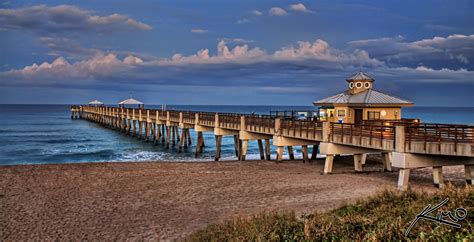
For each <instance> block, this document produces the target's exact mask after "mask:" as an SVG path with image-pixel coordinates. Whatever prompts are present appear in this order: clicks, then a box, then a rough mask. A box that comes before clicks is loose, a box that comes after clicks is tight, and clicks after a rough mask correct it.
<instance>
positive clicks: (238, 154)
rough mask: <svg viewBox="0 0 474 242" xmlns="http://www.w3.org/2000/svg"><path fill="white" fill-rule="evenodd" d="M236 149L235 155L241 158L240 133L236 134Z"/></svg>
mask: <svg viewBox="0 0 474 242" xmlns="http://www.w3.org/2000/svg"><path fill="white" fill-rule="evenodd" d="M234 149H235V156H237V159H238V160H240V139H239V135H234Z"/></svg>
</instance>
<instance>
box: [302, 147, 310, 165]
mask: <svg viewBox="0 0 474 242" xmlns="http://www.w3.org/2000/svg"><path fill="white" fill-rule="evenodd" d="M301 150H302V153H303V162H308V146H307V145H302V146H301Z"/></svg>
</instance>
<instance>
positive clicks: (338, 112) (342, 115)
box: [337, 109, 346, 117]
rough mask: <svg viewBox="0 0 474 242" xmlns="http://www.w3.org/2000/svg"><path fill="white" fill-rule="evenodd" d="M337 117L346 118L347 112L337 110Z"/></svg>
mask: <svg viewBox="0 0 474 242" xmlns="http://www.w3.org/2000/svg"><path fill="white" fill-rule="evenodd" d="M337 116H338V117H345V116H346V110H344V109H339V110H337Z"/></svg>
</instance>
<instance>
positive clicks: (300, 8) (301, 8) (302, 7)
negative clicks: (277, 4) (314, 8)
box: [290, 3, 310, 13]
mask: <svg viewBox="0 0 474 242" xmlns="http://www.w3.org/2000/svg"><path fill="white" fill-rule="evenodd" d="M290 9H291V10H293V11H295V12H303V13H308V12H310V10H308V9H307V8H306V6H305V5H304V4H302V3H297V4H291V5H290Z"/></svg>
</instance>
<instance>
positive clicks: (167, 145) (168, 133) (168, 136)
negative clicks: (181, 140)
mask: <svg viewBox="0 0 474 242" xmlns="http://www.w3.org/2000/svg"><path fill="white" fill-rule="evenodd" d="M170 142H171V127H170V126H166V148H169V147H170Z"/></svg>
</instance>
